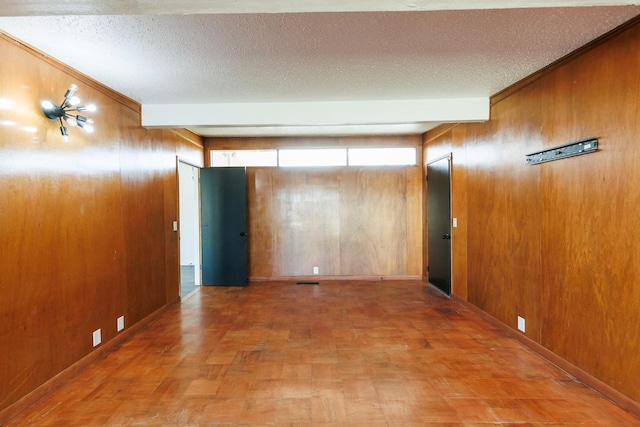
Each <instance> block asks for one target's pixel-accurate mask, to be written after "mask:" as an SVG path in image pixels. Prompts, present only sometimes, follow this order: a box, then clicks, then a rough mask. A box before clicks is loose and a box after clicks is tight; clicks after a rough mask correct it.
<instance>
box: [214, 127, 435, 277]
mask: <svg viewBox="0 0 640 427" xmlns="http://www.w3.org/2000/svg"><path fill="white" fill-rule="evenodd" d="M398 145H402V146H416V147H420V145H421V139H420V137H406V136H405V137H397V136H396V137H375V138H374V137H367V138H360V137H348V138H347V137H343V138H208V139H206V142H205V147H206V149H207V151H206V153H208V150H210V149H212V148H217V149H241V148H245V149H247V148H254V149H255V148H276V147H291V146H298V147H300V146H334V147H338V146H349V147H354V146H398ZM419 151H420V150H419ZM247 180H248V183H247V189H248V190H247V191H248V205H249V207H248V209H249V212H248V218H249V260H250V266H249V275H250V277H251V278H253V279H273V278H283V277H300V276H310V275H312V273H313V267H318V268H319V274H320V276H321V277H327V276H339V277H345V276H350V277H385V278H387V277H403V276H404V277H407V276H412V277H420V275H421V265H422V225H421V220H422V184H421V182H422V168H421V167H419V166H416V167H400V168H395V167H388V168H385V167H372V168H370V167H359V168H356V167H344V168H289V169H286V168H248V173H247Z"/></svg>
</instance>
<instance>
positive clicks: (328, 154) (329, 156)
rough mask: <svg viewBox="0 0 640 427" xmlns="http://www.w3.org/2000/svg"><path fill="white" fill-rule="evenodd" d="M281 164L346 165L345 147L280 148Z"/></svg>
mask: <svg viewBox="0 0 640 427" xmlns="http://www.w3.org/2000/svg"><path fill="white" fill-rule="evenodd" d="M279 151H280V163H279V164H280V166H346V165H347V150H346V149H345V148H317V149H316V148H310V149H295V150H290V149H287V150H279Z"/></svg>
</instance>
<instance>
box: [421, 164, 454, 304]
mask: <svg viewBox="0 0 640 427" xmlns="http://www.w3.org/2000/svg"><path fill="white" fill-rule="evenodd" d="M427 248H428V249H427V251H428V266H427V275H428V277H429V283H431V284H432V285H433V286H435V287H436V288H438V289H439V290H440V291H442V292H443V293H444V294H445V295H447V296H451V157H450V156H446V157H443V158H441V159H439V160H436V161H433V162H431V163H429V164H427Z"/></svg>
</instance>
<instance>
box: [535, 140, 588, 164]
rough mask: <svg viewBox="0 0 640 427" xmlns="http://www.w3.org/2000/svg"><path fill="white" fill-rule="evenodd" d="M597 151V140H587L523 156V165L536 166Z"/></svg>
mask: <svg viewBox="0 0 640 427" xmlns="http://www.w3.org/2000/svg"><path fill="white" fill-rule="evenodd" d="M597 149H598V138H595V137H593V138H587V139H583V140H580V141H576V142H572V143H571V144H566V145H560V146H558V147H554V148H549V149H546V150H543V151H536V152H535V153H531V154H527V155H526V156H525V163H526V164H527V165H537V164H538V163H545V162H551V161H553V160H560V159H565V158H567V157H574V156H580V155H582V154H589V153H594V152H595V151H596V150H597Z"/></svg>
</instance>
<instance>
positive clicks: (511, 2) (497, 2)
mask: <svg viewBox="0 0 640 427" xmlns="http://www.w3.org/2000/svg"><path fill="white" fill-rule="evenodd" d="M638 4H640V1H639V0H626V1H625V0H622V1H621V0H350V1H344V0H295V1H291V0H236V1H229V0H165V1H158V0H137V1H105V0H58V1H55V2H53V1H51V0H4V1H2V2H0V16H38V15H39V16H43V15H163V14H171V15H174V14H224V13H303V12H365V11H368V12H392V11H393V12H417V11H435V10H473V9H513V8H540V7H576V6H625V5H638Z"/></svg>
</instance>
